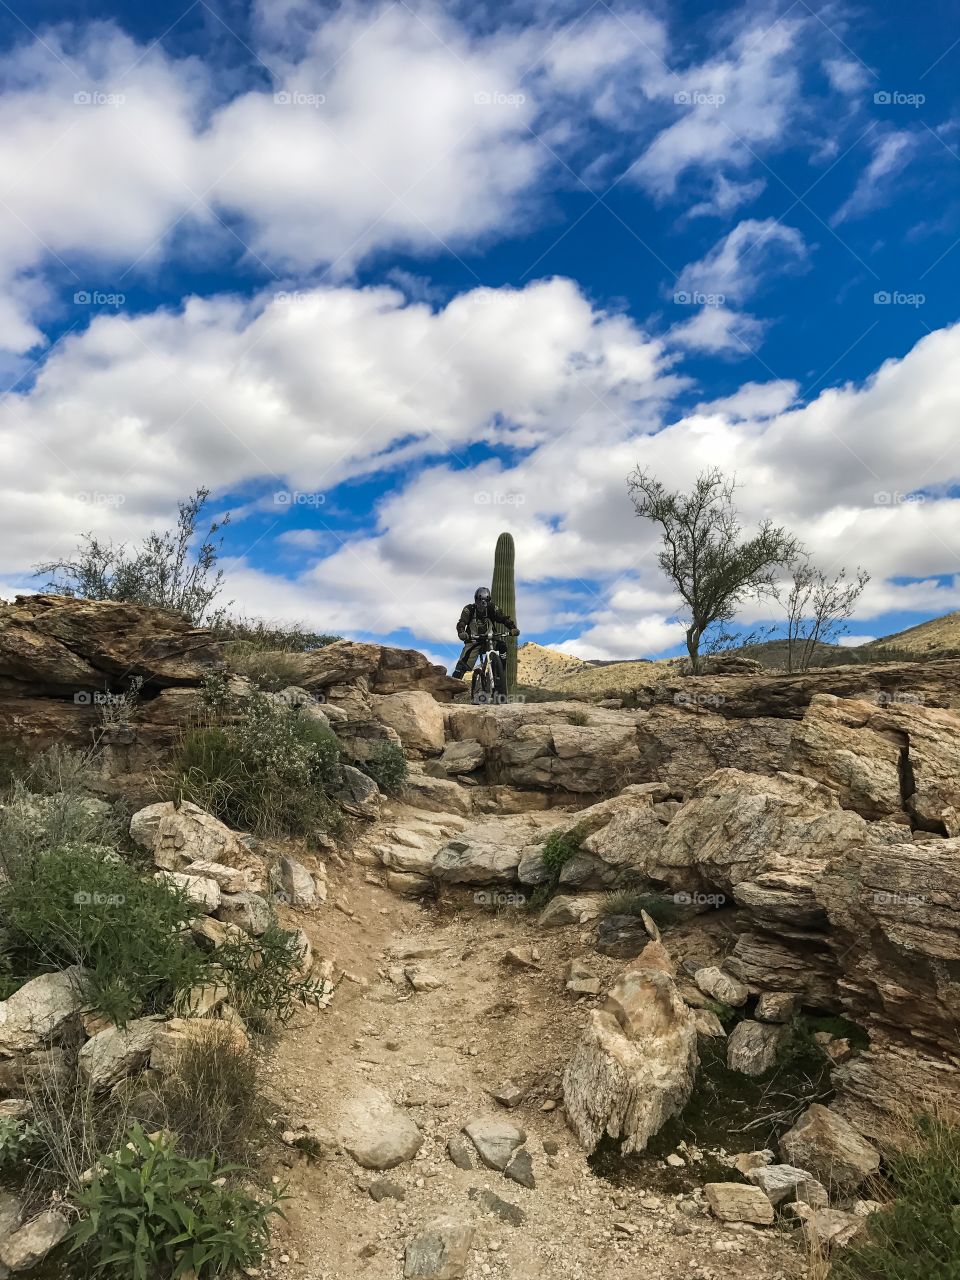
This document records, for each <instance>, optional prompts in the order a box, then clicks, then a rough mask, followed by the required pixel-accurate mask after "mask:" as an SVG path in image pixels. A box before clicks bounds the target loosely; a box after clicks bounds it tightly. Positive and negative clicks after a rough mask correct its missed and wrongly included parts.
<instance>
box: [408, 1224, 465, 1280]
mask: <svg viewBox="0 0 960 1280" xmlns="http://www.w3.org/2000/svg"><path fill="white" fill-rule="evenodd" d="M472 1243H473V1227H472V1226H471V1225H470V1224H469V1223H467V1222H461V1221H460V1220H459V1219H458V1218H451V1217H444V1218H436V1219H434V1221H433V1222H430V1223H428V1224H427V1226H426V1228H425V1229H424V1231H423V1233H422V1234H421V1235H419V1236H417V1237H416V1239H415V1240H410V1241H408V1243H407V1247H406V1252H405V1255H404V1265H403V1274H404V1277H405V1278H406V1280H461V1277H462V1276H463V1275H465V1273H466V1270H467V1261H468V1259H469V1256H470V1245H471V1244H472Z"/></svg>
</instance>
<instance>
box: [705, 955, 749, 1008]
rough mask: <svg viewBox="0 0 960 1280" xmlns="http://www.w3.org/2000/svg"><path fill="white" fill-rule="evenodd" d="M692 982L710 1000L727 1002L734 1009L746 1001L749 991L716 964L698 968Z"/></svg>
mask: <svg viewBox="0 0 960 1280" xmlns="http://www.w3.org/2000/svg"><path fill="white" fill-rule="evenodd" d="M693 980H694V982H695V983H696V984H697V986H698V987H699V988H700V990H701V991H702V992H703V993H704V995H708V996H710V998H711V999H712V1000H719V1001H720V1002H721V1004H728V1005H730V1006H731V1007H732V1008H734V1009H739V1007H740V1006H741V1005H743V1004H746V1003H747V996H749V994H750V992H749V991H748V990H747V988H746V987H745V986H744V985H743V983H742V982H738V981H737V979H736V978H734V977H732V976H731V975H730V974H729V973H724V971H723V970H722V969H719V968H718V967H717V966H716V965H708V966H707V968H706V969H698V970H697V972H696V973H695V974H694V978H693Z"/></svg>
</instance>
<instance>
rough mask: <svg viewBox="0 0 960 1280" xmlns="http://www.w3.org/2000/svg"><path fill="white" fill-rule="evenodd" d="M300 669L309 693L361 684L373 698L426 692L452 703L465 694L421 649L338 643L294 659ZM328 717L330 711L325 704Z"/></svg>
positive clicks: (302, 685)
mask: <svg viewBox="0 0 960 1280" xmlns="http://www.w3.org/2000/svg"><path fill="white" fill-rule="evenodd" d="M293 658H294V662H295V664H296V666H297V668H298V670H297V673H296V684H297V685H298V686H299V687H300V688H303V689H306V690H308V691H309V692H310V693H317V692H324V691H325V692H327V693H329V691H330V690H331V688H332V687H333V686H337V685H345V684H349V683H350V682H352V681H359V680H362V681H363V682H364V683H365V685H366V686H367V687H368V688H369V690H370V692H371V693H372V694H390V693H404V692H408V691H410V690H426V692H428V693H430V694H433V696H434V697H436V698H440V699H442V700H443V701H446V702H449V701H450V700H451V699H452V698H454V697H455V696H456V695H457V694H458V693H463V684H462V682H461V681H460V680H452V679H451V678H450V677H449V676H448V675H447V673H446V671H445V670H444V668H443V667H441V666H438V665H437V664H436V663H433V662H431V661H430V659H429V658H427V657H426V656H425V655H424V654H422V653H420V651H419V650H418V649H396V648H394V647H392V646H390V645H381V644H370V643H368V642H365V641H358V640H337V641H335V642H334V643H333V644H328V645H324V646H323V647H322V648H320V649H311V650H310V651H309V652H308V653H300V654H296V655H293ZM325 709H326V710H327V713H328V714H329V707H328V706H326V704H325Z"/></svg>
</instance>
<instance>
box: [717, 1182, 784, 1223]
mask: <svg viewBox="0 0 960 1280" xmlns="http://www.w3.org/2000/svg"><path fill="white" fill-rule="evenodd" d="M703 1194H704V1196H705V1197H706V1200H707V1204H709V1206H710V1208H711V1210H712V1212H713V1215H714V1217H716V1218H719V1219H720V1221H721V1222H750V1223H753V1224H755V1225H756V1226H761V1227H766V1226H769V1225H770V1224H771V1223H772V1222H773V1218H774V1214H773V1205H772V1204H771V1203H770V1201H769V1200H768V1199H767V1197H766V1196H765V1195H764V1193H763V1192H762V1191H761V1190H760V1188H759V1187H747V1186H744V1184H743V1183H742V1182H708V1183H707V1185H706V1186H705V1187H704V1188H703Z"/></svg>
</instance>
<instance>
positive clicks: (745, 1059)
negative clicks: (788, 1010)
mask: <svg viewBox="0 0 960 1280" xmlns="http://www.w3.org/2000/svg"><path fill="white" fill-rule="evenodd" d="M783 1036H784V1028H783V1027H781V1026H778V1025H777V1024H776V1023H773V1022H753V1021H752V1020H751V1019H750V1018H745V1019H744V1020H743V1021H742V1022H738V1023H737V1025H736V1026H735V1027H734V1029H733V1030H732V1031H731V1032H730V1038H729V1039H728V1040H727V1066H728V1067H729V1068H730V1070H731V1071H742V1072H743V1073H744V1075H748V1076H762V1075H764V1074H765V1072H767V1071H769V1070H770V1069H771V1067H773V1066H775V1065H776V1061H777V1051H778V1049H779V1048H780V1045H781V1043H782V1041H783Z"/></svg>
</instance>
